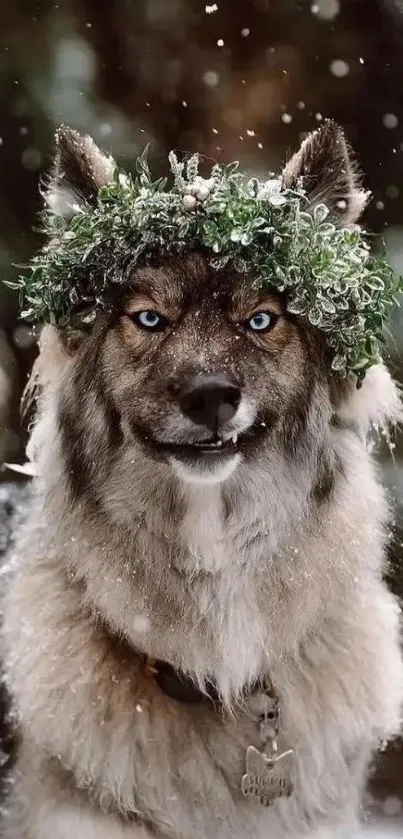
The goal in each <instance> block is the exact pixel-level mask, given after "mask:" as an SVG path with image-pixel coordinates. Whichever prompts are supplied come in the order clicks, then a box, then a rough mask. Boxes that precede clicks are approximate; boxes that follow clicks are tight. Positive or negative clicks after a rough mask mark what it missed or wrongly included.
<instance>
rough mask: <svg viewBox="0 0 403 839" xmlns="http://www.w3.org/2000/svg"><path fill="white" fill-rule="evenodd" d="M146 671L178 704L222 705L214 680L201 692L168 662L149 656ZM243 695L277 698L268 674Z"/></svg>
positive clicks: (249, 686)
mask: <svg viewBox="0 0 403 839" xmlns="http://www.w3.org/2000/svg"><path fill="white" fill-rule="evenodd" d="M144 669H145V672H146V675H147V676H148V678H150V679H152V681H153V682H155V683H156V684H157V685H158V687H159V688H160V690H162V692H163V693H166V695H167V696H169V697H170V698H171V699H175V700H176V701H177V702H187V703H192V704H200V705H201V704H203V705H206V704H207V705H210V706H213V707H214V708H215V709H217V708H219V707H220V706H221V704H222V700H221V697H220V693H219V691H218V688H217V685H216V684H215V682H214V681H213V680H212V679H207V680H206V683H205V690H201V689H200V688H199V686H198V685H197V683H196V682H195V681H194V680H193V679H192V678H191V677H190V676H187V675H186V674H185V673H183V672H182V671H181V670H175V668H174V667H172V665H171V664H169V663H168V662H167V661H161V660H160V659H155V658H150V657H149V656H144ZM242 693H243V695H244V697H247V696H253V695H254V694H256V693H264V694H265V695H266V696H269V697H273V698H274V697H277V693H276V691H275V689H274V686H273V684H272V682H271V679H270V678H269V677H268V675H267V674H266V675H265V676H263V677H262V678H260V679H257V680H256V681H255V682H254V683H253V684H251V685H248V686H247V687H245V688H244V690H243V691H242Z"/></svg>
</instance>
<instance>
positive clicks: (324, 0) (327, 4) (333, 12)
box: [311, 0, 340, 20]
mask: <svg viewBox="0 0 403 839" xmlns="http://www.w3.org/2000/svg"><path fill="white" fill-rule="evenodd" d="M339 11H340V0H316V3H313V4H312V6H311V12H312V14H313V15H317V16H318V18H320V19H321V20H333V18H335V17H337V15H338V14H339Z"/></svg>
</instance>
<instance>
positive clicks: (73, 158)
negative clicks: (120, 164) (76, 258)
mask: <svg viewBox="0 0 403 839" xmlns="http://www.w3.org/2000/svg"><path fill="white" fill-rule="evenodd" d="M114 166H115V163H114V160H113V158H112V157H108V156H107V155H105V154H103V153H102V152H101V151H100V150H99V148H98V146H97V145H96V144H95V143H94V141H93V140H92V138H91V137H88V136H82V135H81V134H79V133H78V132H77V131H74V130H73V129H72V128H68V127H67V126H63V127H61V128H59V130H58V131H57V133H56V157H55V162H54V165H53V172H52V173H51V175H50V179H49V181H48V184H47V187H46V188H45V192H44V195H45V201H46V204H47V206H48V208H49V209H50V210H51V211H52V212H54V213H55V214H56V215H60V216H63V218H70V217H71V216H72V215H74V214H75V213H76V212H77V207H80V206H85V205H87V204H91V202H93V201H94V200H95V198H96V196H97V194H98V190H99V188H100V187H101V186H104V185H105V184H108V183H109V182H110V181H111V179H112V174H113V170H114Z"/></svg>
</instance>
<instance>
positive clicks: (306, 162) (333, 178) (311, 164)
mask: <svg viewBox="0 0 403 839" xmlns="http://www.w3.org/2000/svg"><path fill="white" fill-rule="evenodd" d="M283 181H284V185H285V186H286V187H288V188H290V189H295V188H297V186H298V184H299V185H300V186H302V187H303V189H304V190H305V191H306V194H307V196H308V198H309V200H310V202H311V204H313V205H315V204H326V206H327V207H328V208H329V210H330V214H331V220H332V221H333V222H334V223H335V224H337V225H339V226H340V227H344V226H347V225H349V224H354V223H355V222H356V221H358V219H359V218H360V216H361V213H362V212H363V210H364V208H365V205H366V204H367V201H368V199H369V196H370V193H369V192H365V190H363V189H362V188H361V178H360V174H359V172H358V169H357V166H356V164H355V161H354V158H353V156H352V154H351V151H350V148H349V146H348V144H347V141H346V138H345V136H344V133H343V131H342V129H341V128H340V126H338V125H336V123H334V122H332V121H331V120H328V121H327V122H325V123H324V124H323V126H321V128H319V129H318V131H315V132H314V133H313V134H310V135H309V136H308V137H307V138H306V140H304V142H303V143H302V145H301V148H300V150H299V151H298V152H297V153H296V154H294V156H293V157H292V158H291V160H290V161H289V162H288V163H287V165H286V167H285V169H284V171H283Z"/></svg>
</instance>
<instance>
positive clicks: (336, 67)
mask: <svg viewBox="0 0 403 839" xmlns="http://www.w3.org/2000/svg"><path fill="white" fill-rule="evenodd" d="M329 69H330V72H331V73H332V74H333V76H337V78H338V79H342V78H343V76H348V74H349V72H350V67H349V65H348V64H347V61H343V59H342V58H335V59H334V61H331V62H330V66H329Z"/></svg>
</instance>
